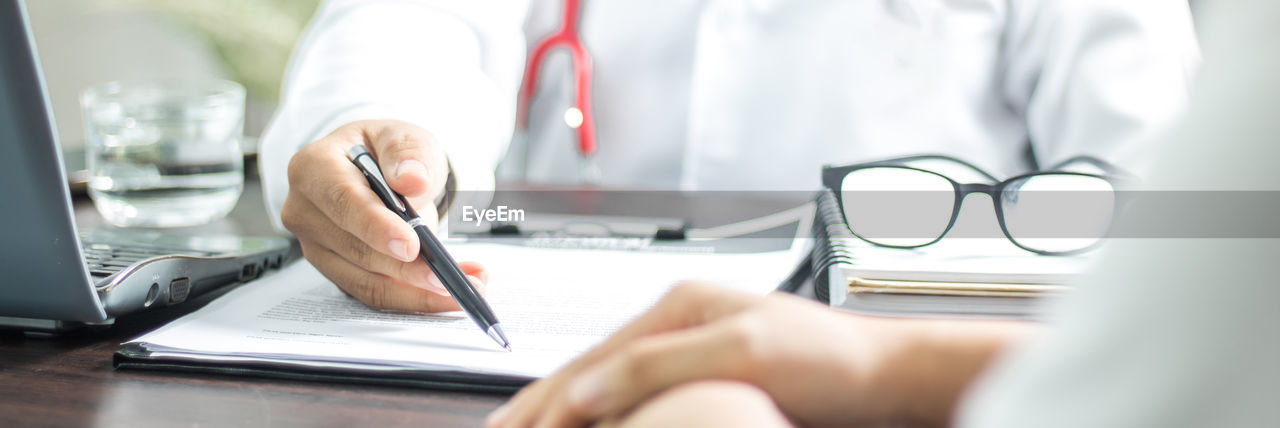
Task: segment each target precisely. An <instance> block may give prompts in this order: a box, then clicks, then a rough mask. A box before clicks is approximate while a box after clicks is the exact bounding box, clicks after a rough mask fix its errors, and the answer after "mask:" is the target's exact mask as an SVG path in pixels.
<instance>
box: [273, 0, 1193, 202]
mask: <svg viewBox="0 0 1280 428" xmlns="http://www.w3.org/2000/svg"><path fill="white" fill-rule="evenodd" d="M495 3H501V4H495ZM583 8H584V9H583V18H582V37H583V39H584V42H585V44H586V46H587V49H588V50H590V52H591V53H592V56H593V58H594V62H595V84H594V91H595V94H594V97H593V101H594V104H595V112H596V124H597V127H598V135H599V152H598V155H597V160H598V163H599V165H600V169H601V171H602V175H601V177H600V184H601V185H603V186H605V187H628V188H635V187H638V188H648V189H685V190H696V189H721V190H811V189H816V188H818V187H819V180H818V176H819V168H820V167H821V165H823V164H827V163H847V162H854V161H862V160H869V159H875V158H883V157H889V156H897V155H904V154H916V153H923V152H930V153H943V154H951V155H955V156H958V157H961V158H964V159H967V160H970V161H972V162H974V163H976V164H978V165H980V166H983V167H985V168H988V169H989V170H991V171H992V172H993V173H995V174H997V175H1009V174H1013V173H1017V172H1021V171H1024V170H1026V169H1028V168H1030V167H1031V165H1030V164H1029V163H1028V162H1027V159H1028V158H1029V157H1028V156H1027V154H1028V150H1029V149H1028V146H1029V144H1030V143H1029V142H1034V144H1030V147H1032V148H1033V149H1034V156H1035V159H1037V160H1038V162H1040V163H1041V164H1045V165H1047V164H1052V163H1054V162H1057V161H1060V160H1063V159H1066V158H1069V157H1072V156H1076V155H1081V154H1090V155H1095V156H1099V157H1102V158H1105V159H1108V160H1111V161H1113V162H1117V163H1121V164H1129V163H1131V162H1132V161H1134V160H1135V159H1137V158H1138V157H1140V155H1141V153H1144V152H1145V151H1146V150H1147V148H1144V147H1140V146H1139V144H1138V143H1137V142H1138V141H1142V140H1143V139H1142V137H1143V136H1145V135H1146V134H1148V133H1149V132H1150V131H1152V130H1154V129H1157V128H1159V127H1160V126H1161V125H1164V124H1165V123H1166V122H1167V121H1169V120H1171V118H1173V117H1175V116H1176V115H1177V113H1178V112H1180V110H1181V109H1182V108H1183V106H1184V105H1185V103H1186V94H1187V91H1188V81H1189V75H1190V70H1191V69H1192V68H1193V66H1194V65H1195V64H1196V62H1197V60H1198V47H1197V43H1196V41H1195V36H1194V34H1193V29H1192V22H1191V18H1190V12H1189V10H1188V7H1187V5H1186V3H1185V2H1181V1H1170V0H1125V1H1111V0H974V1H949V0H890V1H820V0H801V1H796V0H791V1H784V0H754V1H741V0H704V1H690V0H647V1H618V0H613V1H588V2H584V6H583ZM559 14H560V2H559V1H550V0H548V1H538V0H534V1H531V2H527V3H525V2H519V1H510V2H468V1H443V0H440V1H430V0H421V1H411V0H332V1H329V2H327V3H326V4H324V5H323V7H322V8H321V9H320V11H319V12H318V13H317V15H316V17H315V19H314V20H313V22H312V24H311V26H310V28H309V29H308V31H307V33H306V34H305V36H304V37H303V39H302V40H301V42H300V43H299V45H298V47H297V49H296V51H295V54H294V58H293V61H292V63H291V65H290V68H289V72H288V74H287V76H286V81H285V88H284V93H283V96H282V105H281V108H280V110H279V112H278V113H277V115H276V117H275V118H274V120H273V121H272V124H271V126H270V127H269V128H268V130H267V132H266V133H265V134H264V136H263V139H262V148H261V151H262V164H261V167H262V177H263V180H264V183H265V188H266V190H265V194H266V198H267V205H268V207H270V208H271V209H272V210H273V216H274V217H275V218H276V219H277V221H278V217H279V216H278V213H279V208H280V207H281V206H282V204H283V202H284V197H285V195H286V193H287V191H288V183H287V180H286V178H285V169H286V165H287V164H288V159H289V157H290V156H291V155H292V153H294V152H295V151H296V150H297V149H298V148H299V147H300V146H302V145H304V144H306V143H308V142H311V141H313V140H315V139H317V138H319V137H321V136H323V135H325V134H327V133H329V132H330V131H332V130H333V129H334V128H336V127H338V126H340V125H342V124H344V123H347V122H350V121H353V120H357V119H365V118H395V119H401V120H407V121H409V122H413V123H416V124H419V125H421V126H423V127H424V128H426V129H427V130H429V131H430V132H432V133H433V134H435V135H436V136H437V137H438V138H439V140H440V141H441V142H442V143H443V144H444V145H445V147H446V150H447V152H448V155H449V157H450V160H451V162H452V164H453V166H454V168H455V171H456V172H457V173H458V175H459V178H460V182H461V183H460V184H461V185H462V187H463V188H471V189H486V188H489V187H491V186H492V185H493V182H494V176H493V174H494V170H495V167H496V166H497V165H498V163H499V162H500V161H501V160H503V159H504V156H505V159H506V160H505V162H503V165H502V168H501V172H500V174H501V175H502V177H504V178H508V179H515V180H525V181H532V182H544V183H573V182H576V181H577V180H578V179H579V176H578V171H579V169H578V165H579V162H578V161H579V159H578V155H577V152H576V144H575V140H574V137H573V135H574V134H573V132H572V130H571V129H569V128H568V127H567V126H565V124H564V122H563V111H564V109H565V108H566V107H568V106H569V105H570V103H569V101H568V100H569V99H570V98H569V97H571V96H572V91H571V89H570V88H571V87H572V80H571V73H570V71H569V68H568V60H567V58H568V55H565V54H563V53H560V54H553V55H551V56H550V57H549V58H548V59H547V61H546V64H545V67H544V69H543V79H542V84H541V85H540V86H539V88H538V91H537V94H538V95H536V96H535V99H534V101H533V107H532V109H531V124H530V127H529V129H528V130H527V131H525V132H518V133H516V134H517V135H516V137H515V138H514V141H515V143H514V144H510V146H511V150H510V151H509V153H510V154H509V155H508V150H507V148H508V146H509V143H510V142H512V141H513V138H512V135H513V125H514V117H515V101H516V93H517V90H518V86H519V79H520V77H521V73H522V71H523V67H524V60H525V52H526V51H527V49H528V47H529V46H530V45H532V44H533V43H536V42H537V41H539V40H541V39H542V38H543V37H545V36H546V35H547V34H549V33H551V32H552V31H553V30H554V29H555V28H556V27H557V26H558V25H559V23H560V15H559Z"/></svg>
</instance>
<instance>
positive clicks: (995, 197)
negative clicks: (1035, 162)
mask: <svg viewBox="0 0 1280 428" xmlns="http://www.w3.org/2000/svg"><path fill="white" fill-rule="evenodd" d="M923 160H944V161H950V162H955V163H957V164H959V165H962V166H964V167H967V168H969V169H971V170H973V171H974V172H977V173H978V174H981V175H982V176H983V177H984V178H987V179H990V180H991V181H992V183H960V182H958V181H955V180H954V179H952V178H951V177H948V176H946V175H944V174H942V173H940V172H937V171H930V170H927V169H923V168H917V167H912V166H908V165H905V164H906V163H909V162H915V161H923ZM1081 162H1083V163H1088V164H1090V165H1092V166H1094V167H1097V168H1098V169H1100V170H1102V171H1103V172H1105V173H1106V174H1107V175H1101V174H1091V173H1085V172H1074V171H1063V170H1061V169H1060V168H1062V167H1064V166H1066V165H1070V164H1074V163H1081ZM882 167H893V168H902V169H910V170H915V171H920V172H924V173H928V174H933V175H936V176H939V177H942V178H943V179H945V180H947V182H949V183H951V187H952V190H954V192H955V195H956V196H955V203H954V204H953V205H952V207H951V220H950V221H948V222H947V228H946V229H944V230H943V231H942V233H940V234H938V237H937V238H934V239H933V240H932V241H929V242H926V243H923V244H920V245H888V244H883V243H879V242H875V241H872V240H870V239H867V238H865V237H863V236H862V235H859V234H858V232H855V231H854V230H853V225H851V224H849V217H848V214H846V213H845V210H844V195H843V194H842V193H843V192H842V191H841V187H843V184H844V179H845V177H847V176H848V175H849V174H850V173H852V172H854V171H858V170H863V169H868V168H882ZM1040 175H1074V176H1083V177H1092V178H1098V179H1102V180H1104V181H1106V182H1108V183H1110V184H1111V187H1112V188H1113V189H1117V190H1118V189H1119V187H1120V186H1119V184H1123V183H1126V182H1128V181H1131V180H1132V179H1133V178H1132V176H1128V175H1127V174H1125V173H1124V172H1123V171H1121V170H1120V169H1119V168H1116V167H1115V166H1113V165H1111V164H1110V163H1108V162H1106V161H1103V160H1101V159H1098V158H1095V157H1092V156H1076V157H1073V158H1070V159H1067V160H1064V161H1062V162H1059V163H1057V164H1055V166H1054V167H1053V168H1050V169H1045V170H1038V171H1032V172H1028V173H1024V174H1018V175H1015V176H1012V177H1009V178H1007V179H1004V180H999V179H997V178H995V176H993V175H991V173H988V172H987V171H985V170H983V169H982V168H979V167H978V166H976V165H974V164H972V163H969V162H966V161H964V160H962V159H959V158H956V157H952V156H947V155H938V154H926V155H915V156H905V157H900V158H893V159H885V160H879V161H873V162H865V163H857V164H849V165H824V166H823V167H822V185H823V187H825V188H826V189H828V190H830V191H831V192H832V193H834V194H835V198H836V205H837V206H838V207H839V208H840V218H841V219H842V220H844V227H845V228H847V229H849V233H851V234H853V236H856V237H858V239H861V240H863V241H865V242H867V243H870V244H872V245H875V246H879V247H885V248H898V249H904V250H909V249H915V248H921V247H926V246H929V245H933V244H936V243H937V242H938V241H941V240H942V238H945V237H946V236H947V233H949V232H951V228H952V227H953V226H955V224H956V220H957V219H958V218H959V217H960V207H961V206H962V205H964V200H965V199H966V198H968V196H969V195H970V194H974V193H981V194H985V195H987V196H989V197H990V198H991V202H992V205H994V206H995V212H996V221H997V222H998V223H1000V231H1001V232H1002V233H1004V236H1005V238H1006V239H1008V240H1009V242H1011V243H1013V245H1015V246H1017V247H1018V248H1021V249H1023V250H1026V251H1030V252H1032V253H1036V254H1039V255H1043V256H1070V255H1074V254H1080V253H1084V252H1088V251H1091V250H1094V249H1096V248H1097V247H1098V246H1099V245H1101V244H1102V240H1101V239H1099V240H1097V241H1096V242H1094V243H1093V244H1090V245H1088V246H1085V247H1081V248H1077V249H1074V250H1067V251H1045V250H1041V249H1036V248H1031V247H1027V246H1025V245H1023V244H1021V243H1019V242H1018V240H1017V239H1014V237H1013V235H1012V234H1010V233H1009V228H1008V227H1007V226H1006V225H1005V219H1004V207H1002V206H1001V204H1000V198H1001V195H1003V194H1004V190H1005V188H1007V187H1008V186H1009V185H1010V184H1011V183H1015V182H1017V181H1019V180H1022V179H1025V178H1029V177H1035V176H1040ZM1116 203H1117V205H1119V204H1120V197H1119V194H1118V193H1117V194H1116ZM1114 219H1115V215H1112V220H1113V221H1114ZM1109 228H1110V227H1109V226H1108V229H1109ZM1104 235H1105V234H1104Z"/></svg>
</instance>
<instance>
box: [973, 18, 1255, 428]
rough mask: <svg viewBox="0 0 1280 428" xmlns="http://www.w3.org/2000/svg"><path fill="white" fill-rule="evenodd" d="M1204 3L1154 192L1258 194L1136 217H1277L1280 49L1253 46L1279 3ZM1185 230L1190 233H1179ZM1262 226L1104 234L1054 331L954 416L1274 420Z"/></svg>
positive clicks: (1040, 423) (1250, 423)
mask: <svg viewBox="0 0 1280 428" xmlns="http://www.w3.org/2000/svg"><path fill="white" fill-rule="evenodd" d="M1206 6H1207V8H1206V9H1204V11H1205V12H1206V13H1205V14H1204V15H1201V16H1202V17H1203V19H1204V20H1205V22H1204V26H1203V28H1204V29H1205V33H1204V35H1205V38H1204V41H1205V45H1204V46H1205V53H1206V55H1205V58H1206V62H1205V66H1204V69H1203V73H1202V76H1201V80H1200V81H1199V82H1198V84H1197V88H1196V94H1195V96H1194V100H1193V102H1192V104H1191V108H1190V113H1191V114H1190V115H1189V116H1188V117H1187V118H1186V119H1185V120H1183V121H1181V122H1182V123H1180V124H1179V125H1180V126H1179V127H1178V128H1176V132H1173V133H1171V135H1172V136H1171V137H1170V138H1169V139H1168V141H1167V143H1166V147H1163V148H1162V149H1161V150H1159V152H1160V154H1159V157H1160V159H1159V163H1158V164H1157V165H1156V167H1155V169H1154V171H1153V173H1152V174H1151V178H1150V180H1149V182H1148V183H1149V184H1148V186H1151V187H1153V188H1156V189H1160V190H1182V191H1184V192H1181V193H1180V194H1181V195H1183V197H1186V198H1201V197H1202V196H1197V194H1198V193H1193V192H1185V191H1186V190H1216V191H1217V194H1218V195H1222V194H1234V195H1235V196H1233V197H1230V198H1213V199H1212V200H1217V201H1222V200H1231V199H1233V198H1242V197H1245V196H1244V195H1249V194H1253V195H1257V197H1259V198H1264V199H1260V200H1257V201H1255V202H1252V203H1248V204H1249V205H1250V207H1248V209H1243V208H1244V207H1229V206H1219V207H1217V208H1216V209H1209V210H1206V211H1205V213H1206V214H1205V215H1200V214H1198V213H1197V214H1180V213H1178V212H1167V211H1163V210H1160V209H1159V208H1160V207H1146V208H1145V209H1143V210H1144V211H1147V212H1162V213H1161V214H1159V215H1162V216H1179V215H1181V216H1182V217H1184V218H1186V219H1188V220H1189V221H1202V222H1204V223H1205V224H1215V223H1222V222H1224V221H1230V220H1228V219H1227V218H1225V217H1233V216H1237V215H1238V213H1240V212H1246V213H1247V214H1245V215H1246V216H1248V217H1251V218H1254V219H1257V220H1255V221H1256V223H1255V224H1260V223H1261V224H1265V223H1267V222H1268V221H1271V222H1272V223H1271V224H1274V219H1275V218H1278V217H1280V209H1278V208H1277V204H1275V203H1274V197H1275V195H1276V192H1277V191H1280V174H1277V173H1276V170H1275V160H1276V159H1277V158H1280V145H1277V144H1275V135H1276V134H1280V121H1277V120H1276V117H1277V112H1280V81H1277V80H1276V77H1275V76H1277V75H1280V54H1277V52H1276V50H1275V49H1273V48H1271V47H1270V46H1268V45H1267V44H1266V43H1260V41H1264V40H1276V39H1277V38H1280V28H1277V27H1276V25H1275V23H1276V22H1277V19H1280V2H1275V1H1274V0H1241V1H1232V2H1216V3H1209V4H1206ZM1215 6H1217V8H1214V7H1215ZM1239 190H1249V191H1251V192H1247V193H1246V192H1239ZM1169 194H1173V195H1177V194H1179V193H1169ZM1265 198H1271V199H1270V201H1268V202H1263V201H1264V200H1266V199H1265ZM1237 200H1238V199H1237ZM1188 202H1189V204H1195V203H1196V200H1195V199H1189V200H1188ZM1135 203H1137V204H1142V203H1143V199H1138V200H1136V201H1135ZM1138 208H1143V207H1140V206H1135V207H1133V209H1129V210H1126V211H1128V212H1137V211H1138V210H1137V209H1138ZM1132 220H1133V221H1141V220H1143V219H1141V218H1139V219H1132ZM1264 229H1265V228H1264ZM1186 232H1192V233H1197V231H1195V230H1182V231H1179V233H1186ZM1201 232H1202V231H1201ZM1256 233H1257V234H1256V235H1254V237H1251V238H1243V239H1240V238H1236V239H1227V238H1223V237H1221V236H1223V235H1222V234H1220V235H1218V236H1219V237H1215V236H1214V235H1208V234H1205V233H1199V234H1198V235H1197V236H1200V237H1198V238H1183V239H1170V238H1158V237H1157V238H1148V239H1124V240H1117V241H1115V242H1112V243H1111V244H1109V245H1112V246H1111V247H1109V248H1107V249H1105V250H1104V251H1106V253H1105V254H1103V255H1104V256H1105V257H1100V258H1099V263H1100V266H1099V271H1098V272H1097V274H1096V275H1095V276H1093V277H1092V278H1090V279H1089V281H1087V282H1084V283H1082V284H1080V287H1079V290H1078V291H1077V292H1076V293H1073V294H1072V296H1070V297H1068V299H1070V300H1069V301H1065V302H1062V305H1061V306H1060V309H1061V310H1060V311H1058V315H1057V316H1055V317H1054V318H1056V319H1055V320H1054V321H1053V327H1052V330H1050V332H1049V334H1047V335H1046V337H1044V338H1042V340H1040V341H1039V342H1038V343H1035V344H1032V345H1030V346H1028V347H1026V348H1025V349H1023V350H1021V351H1019V352H1017V353H1016V355H1013V356H1012V358H1009V359H1008V360H1007V361H1004V362H1002V363H1001V364H999V365H998V368H997V369H996V370H995V371H994V372H993V373H992V375H991V376H989V377H988V378H987V379H985V381H983V382H982V383H981V387H980V388H978V390H977V391H976V393H975V394H973V395H972V396H971V397H970V399H969V400H968V402H967V403H966V405H964V406H963V407H962V411H961V418H960V419H961V422H962V423H961V424H960V425H961V426H970V427H983V428H1003V427H1031V426H1034V427H1044V428H1056V427H1095V428H1111V427H1173V428H1177V427H1206V426H1215V427H1261V426H1276V424H1277V421H1280V405H1277V402H1276V385H1280V364H1277V362H1278V361H1280V311H1278V310H1277V308H1276V305H1277V302H1280V286H1277V284H1276V278H1277V277H1280V264H1277V263H1276V261H1275V260H1276V254H1278V253H1280V239H1277V238H1276V236H1275V235H1274V234H1270V233H1268V232H1267V231H1266V230H1259V231H1258V232H1256Z"/></svg>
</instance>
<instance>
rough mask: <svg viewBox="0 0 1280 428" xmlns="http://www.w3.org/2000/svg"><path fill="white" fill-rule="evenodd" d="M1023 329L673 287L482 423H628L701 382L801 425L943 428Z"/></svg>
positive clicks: (1006, 324) (693, 286)
mask: <svg viewBox="0 0 1280 428" xmlns="http://www.w3.org/2000/svg"><path fill="white" fill-rule="evenodd" d="M1024 330H1025V327H1023V326H1021V325H1019V324H1017V323H1010V322H981V321H937V320H900V319H892V318H879V317H870V316H858V315H852V314H848V313H843V312H837V311H833V310H831V309H829V308H827V307H825V306H822V305H819V304H817V303H815V302H811V301H806V300H803V299H801V298H798V297H794V296H790V295H784V294H775V295H771V296H769V297H763V298H761V297H756V296H752V295H747V294H742V293H739V292H734V291H730V290H727V289H721V288H716V287H712V286H707V285H700V284H683V285H680V286H678V287H677V288H676V289H674V290H673V291H672V292H671V293H670V294H669V295H668V296H667V297H665V298H664V299H663V300H662V301H661V302H659V303H658V304H657V305H656V306H655V307H654V308H653V309H652V310H650V311H649V312H648V313H646V314H644V315H642V316H641V317H639V318H637V319H636V320H635V321H634V322H632V323H631V324H630V325H628V326H626V327H624V328H623V329H622V330H620V331H618V332H617V333H616V334H614V335H613V336H612V337H610V338H609V339H608V340H606V341H605V342H603V343H602V344H600V345H599V346H597V347H596V348H595V349H592V350H591V351H590V352H588V353H586V354H584V355H583V356H581V357H580V358H578V359H577V360H576V361H573V362H572V363H570V364H568V365H566V366H565V367H564V368H562V369H561V370H560V371H559V372H558V373H556V374H554V375H552V376H550V377H548V378H546V379H542V380H540V381H537V382H535V383H533V384H531V385H530V386H528V387H526V388H525V389H524V390H523V391H521V392H520V393H519V394H517V395H516V396H515V398H513V399H512V400H511V401H510V402H509V403H508V404H507V405H505V406H503V407H502V408H500V409H498V410H496V411H495V412H494V413H493V414H492V415H490V419H489V425H490V426H495V427H526V426H533V427H543V426H547V427H550V426H555V427H562V426H584V425H587V424H590V423H595V422H600V421H607V422H610V423H612V422H617V421H619V420H622V421H623V425H629V424H628V423H626V418H627V417H628V416H629V415H636V414H641V415H645V414H646V413H647V416H651V415H652V412H643V411H638V408H639V409H644V408H645V406H646V404H647V403H649V402H653V403H662V404H659V405H660V406H670V403H672V402H673V401H676V402H679V401H680V400H664V399H663V398H664V397H663V395H664V394H668V393H672V394H682V393H684V392H681V391H682V389H683V388H673V387H676V386H681V385H692V384H697V385H702V384H704V382H703V381H706V380H727V381H733V382H741V383H745V384H750V385H754V386H756V387H758V388H759V389H760V390H762V391H764V392H765V393H767V394H768V396H769V397H770V398H771V399H772V400H773V402H774V403H775V404H776V405H777V409H778V410H780V411H781V412H782V413H783V414H784V416H785V417H786V420H791V421H794V422H797V423H799V424H800V425H802V426H812V425H842V426H843V425H849V424H855V423H867V422H879V421H904V420H905V421H916V422H925V423H943V422H945V421H946V419H947V418H948V416H949V414H950V412H951V409H952V406H953V405H954V403H955V402H956V399H957V396H958V395H959V393H960V391H962V390H963V389H964V387H965V385H967V384H968V383H969V381H970V380H971V379H972V378H973V377H974V375H975V374H976V373H977V372H978V371H979V369H981V368H982V367H984V366H985V364H986V362H987V361H988V360H989V359H990V357H991V355H993V354H994V353H995V352H996V351H997V350H999V349H1001V348H1002V347H1003V345H1004V344H1005V343H1007V342H1008V341H1010V340H1012V339H1015V338H1018V337H1020V336H1021V334H1020V332H1021V331H1024ZM668 391H672V392H668ZM677 405H681V404H677ZM682 405H685V406H698V404H696V403H693V402H688V401H685V402H684V404H682ZM721 407H723V406H721ZM713 408H715V406H706V407H704V408H702V410H701V411H702V412H704V413H705V412H707V411H714V410H711V409H713ZM667 409H668V410H671V409H670V407H667ZM683 410H685V412H683V413H686V414H687V413H689V412H698V411H699V409H683ZM757 410H758V409H757ZM671 413H681V412H680V411H673V412H671ZM647 416H646V417H647ZM646 420H651V419H646ZM773 420H783V419H781V418H775V419H773Z"/></svg>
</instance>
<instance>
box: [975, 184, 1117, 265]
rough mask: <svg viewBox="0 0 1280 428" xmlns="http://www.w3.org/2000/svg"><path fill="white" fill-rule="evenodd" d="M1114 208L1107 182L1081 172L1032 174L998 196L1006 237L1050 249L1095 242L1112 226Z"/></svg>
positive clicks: (1078, 247)
mask: <svg viewBox="0 0 1280 428" xmlns="http://www.w3.org/2000/svg"><path fill="white" fill-rule="evenodd" d="M1115 207H1116V195H1115V188H1114V187H1112V185H1111V183H1110V182H1108V181H1107V180H1104V179H1102V178H1099V177H1092V176H1086V175H1074V174H1043V175H1033V176H1030V177H1025V178H1021V179H1017V180H1014V181H1011V182H1009V183H1008V184H1007V185H1006V186H1005V188H1004V190H1003V191H1002V192H1001V194H1000V211H1001V213H1002V215H1003V218H1004V228H1005V232H1006V233H1008V234H1009V239H1012V240H1013V241H1014V242H1016V243H1017V244H1018V245H1021V246H1023V247H1026V248H1030V249H1034V250H1037V251H1043V252H1049V253H1061V252H1069V251H1076V250H1081V249H1085V248H1089V247H1091V246H1093V245H1095V244H1097V243H1098V241H1099V240H1100V239H1102V237H1103V235H1105V234H1106V233H1107V229H1108V228H1109V227H1110V225H1111V219H1112V217H1113V215H1114V213H1115Z"/></svg>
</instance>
